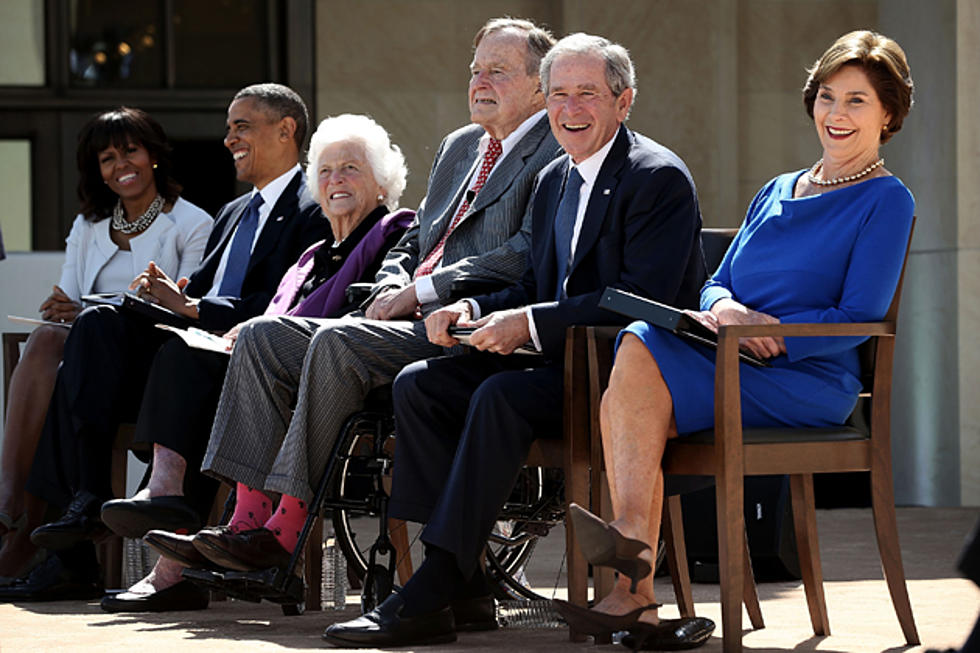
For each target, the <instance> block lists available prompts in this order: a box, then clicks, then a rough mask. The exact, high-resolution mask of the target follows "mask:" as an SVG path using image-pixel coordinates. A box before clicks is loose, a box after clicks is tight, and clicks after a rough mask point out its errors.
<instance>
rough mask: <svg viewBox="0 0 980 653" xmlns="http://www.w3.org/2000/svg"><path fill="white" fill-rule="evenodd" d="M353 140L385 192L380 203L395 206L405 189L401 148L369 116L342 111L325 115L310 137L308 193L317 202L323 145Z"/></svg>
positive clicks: (389, 207) (405, 173)
mask: <svg viewBox="0 0 980 653" xmlns="http://www.w3.org/2000/svg"><path fill="white" fill-rule="evenodd" d="M345 141H356V142H358V143H360V144H361V145H363V146H364V154H365V156H366V157H367V161H368V165H370V166H371V174H373V175H374V179H375V180H376V181H377V182H378V185H380V186H381V189H382V192H383V193H384V200H383V203H384V205H385V206H386V207H388V210H389V211H394V210H395V209H397V208H398V200H399V199H401V196H402V193H403V192H404V191H405V179H406V178H407V177H408V168H407V167H406V166H405V155H403V154H402V151H401V148H400V147H398V146H397V145H395V144H394V143H392V142H391V137H390V136H388V132H387V131H386V130H385V128H384V127H382V126H381V125H379V124H378V123H376V122H375V121H374V119H373V118H371V117H369V116H364V115H360V114H353V113H344V114H341V115H339V116H333V117H330V118H325V119H324V120H323V121H321V122H320V125H319V127H317V128H316V131H315V132H313V136H312V137H311V138H310V152H309V155H308V156H307V158H306V178H307V179H308V180H313V181H309V182H308V185H309V188H310V194H311V195H312V196H313V199H314V200H316V201H317V202H319V201H320V185H319V184H318V183H316V181H315V180H316V178H317V166H318V164H319V162H320V155H321V154H322V153H323V148H325V147H326V146H328V145H332V144H334V143H342V142H345Z"/></svg>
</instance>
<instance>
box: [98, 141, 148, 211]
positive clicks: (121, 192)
mask: <svg viewBox="0 0 980 653" xmlns="http://www.w3.org/2000/svg"><path fill="white" fill-rule="evenodd" d="M98 161H99V171H100V172H101V173H102V180H103V181H104V182H105V183H106V184H107V185H108V186H109V189H110V190H111V191H112V192H113V193H115V194H116V195H118V196H119V197H120V198H122V200H123V203H125V204H130V203H132V204H134V205H136V206H141V205H142V204H144V203H145V204H149V203H150V202H151V201H153V198H154V197H156V195H157V185H156V180H155V179H154V177H153V163H154V161H153V159H152V158H151V157H150V153H149V152H148V151H147V150H146V148H145V147H143V146H142V145H137V144H135V143H127V144H126V145H124V146H118V147H117V146H116V145H110V146H109V147H107V148H105V149H104V150H102V151H100V152H99V154H98Z"/></svg>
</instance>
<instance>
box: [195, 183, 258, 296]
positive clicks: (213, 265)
mask: <svg viewBox="0 0 980 653" xmlns="http://www.w3.org/2000/svg"><path fill="white" fill-rule="evenodd" d="M249 197H250V195H243V196H242V197H239V198H238V199H237V200H236V203H237V204H238V206H236V207H235V208H232V209H230V211H229V212H230V213H231V214H232V215H231V216H229V218H228V220H225V222H224V224H223V226H222V232H221V236H220V237H219V238H218V242H217V244H216V245H215V246H214V249H212V250H211V251H210V252H209V253H208V255H207V256H206V257H205V258H204V260H203V261H201V265H200V267H199V268H198V270H200V272H201V276H200V281H199V283H201V284H202V285H205V286H207V288H210V287H211V285H212V284H213V283H214V274H215V272H217V270H218V263H220V262H221V254H222V253H223V252H224V251H225V247H226V246H227V245H228V240H229V238H230V237H231V234H232V232H233V231H235V226H236V225H238V222H239V220H241V219H242V214H243V213H244V212H245V209H246V208H247V207H248V199H249ZM192 280H193V281H197V280H198V275H197V274H196V273H195V274H194V277H193V278H192ZM202 292H207V290H204V291H202Z"/></svg>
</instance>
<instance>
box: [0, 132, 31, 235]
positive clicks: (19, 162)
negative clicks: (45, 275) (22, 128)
mask: <svg viewBox="0 0 980 653" xmlns="http://www.w3.org/2000/svg"><path fill="white" fill-rule="evenodd" d="M0 197H2V198H3V211H0V230H2V231H3V245H4V248H5V249H6V250H7V252H25V251H30V250H31V249H32V247H31V244H32V243H31V142H30V141H28V140H0Z"/></svg>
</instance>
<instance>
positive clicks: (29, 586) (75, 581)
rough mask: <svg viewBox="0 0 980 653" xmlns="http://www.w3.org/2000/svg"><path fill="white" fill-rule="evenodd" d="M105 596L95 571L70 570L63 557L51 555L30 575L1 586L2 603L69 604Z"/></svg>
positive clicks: (0, 598) (0, 597) (0, 599)
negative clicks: (73, 601) (48, 602)
mask: <svg viewBox="0 0 980 653" xmlns="http://www.w3.org/2000/svg"><path fill="white" fill-rule="evenodd" d="M100 596H102V586H101V584H99V583H98V582H97V581H96V580H95V579H94V578H93V577H92V574H91V572H89V573H84V572H80V571H75V570H72V569H66V568H65V566H64V563H62V561H61V558H59V557H58V556H50V557H49V558H48V559H47V560H45V561H44V562H42V563H41V564H39V565H38V566H37V567H35V568H34V569H33V571H31V573H30V574H28V575H27V577H26V578H20V579H17V580H16V581H14V582H13V583H12V584H11V585H8V586H7V587H0V601H6V602H16V601H69V600H77V599H95V598H98V597H100Z"/></svg>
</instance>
